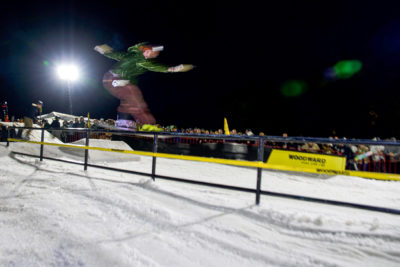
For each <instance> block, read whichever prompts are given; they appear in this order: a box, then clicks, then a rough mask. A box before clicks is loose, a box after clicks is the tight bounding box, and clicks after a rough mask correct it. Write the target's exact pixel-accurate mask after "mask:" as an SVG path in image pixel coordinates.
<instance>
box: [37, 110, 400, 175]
mask: <svg viewBox="0 0 400 267" xmlns="http://www.w3.org/2000/svg"><path fill="white" fill-rule="evenodd" d="M39 123H40V124H41V127H42V128H45V129H50V130H51V131H52V134H53V135H54V136H56V137H57V138H59V139H60V140H62V141H63V142H67V143H68V142H73V141H76V140H79V139H81V138H84V137H85V133H84V132H76V131H72V130H71V131H68V130H66V129H71V128H90V129H92V130H99V129H105V128H107V127H106V126H111V127H112V126H115V120H113V119H107V120H104V119H100V120H99V119H93V120H90V121H88V120H87V118H84V117H79V118H75V119H74V120H70V121H68V120H64V121H61V120H60V118H59V117H55V118H54V119H51V120H50V121H48V120H47V119H43V120H42V121H39ZM156 126H157V128H158V129H159V130H160V131H163V132H176V133H188V134H196V135H197V134H198V135H218V136H221V135H225V132H224V130H222V129H217V130H207V129H201V128H197V127H195V128H187V129H185V128H178V127H176V126H174V125H170V126H166V127H164V126H161V125H156ZM229 134H230V135H235V136H239V137H240V136H254V135H255V134H254V133H253V132H252V131H251V130H250V129H246V130H245V131H243V132H241V131H237V130H236V129H232V130H231V131H230V132H229ZM258 136H265V134H264V133H263V132H259V133H258ZM90 137H91V138H98V139H111V138H112V135H111V133H107V132H92V133H91V136H90ZM282 137H283V139H281V140H285V139H286V138H288V134H287V133H284V134H283V135H282ZM329 139H332V140H335V139H336V140H338V139H339V138H338V137H337V136H335V137H329ZM344 139H345V138H344ZM374 140H379V138H375V139H374ZM387 140H389V141H396V139H395V138H394V137H392V138H391V139H387ZM163 141H164V142H174V143H188V144H202V143H218V142H230V143H237V144H245V145H249V146H258V142H257V141H254V140H251V141H250V140H245V139H244V140H236V139H229V138H227V139H218V138H212V137H202V138H197V137H196V138H192V137H174V138H169V139H163ZM264 146H265V147H268V148H273V149H283V150H291V151H298V152H308V153H320V154H326V155H337V156H345V157H346V159H347V160H346V162H347V166H346V168H347V169H352V170H362V171H381V172H395V173H397V172H398V171H397V165H398V164H397V163H399V162H400V146H394V145H393V146H387V145H385V146H382V145H349V144H339V143H318V144H317V143H315V142H306V143H304V142H293V141H279V142H274V141H270V140H264ZM363 155H368V156H365V157H363ZM399 171H400V170H399Z"/></svg>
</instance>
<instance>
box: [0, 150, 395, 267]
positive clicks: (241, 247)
mask: <svg viewBox="0 0 400 267" xmlns="http://www.w3.org/2000/svg"><path fill="white" fill-rule="evenodd" d="M104 145H107V144H104ZM17 149H18V150H23V151H25V152H26V153H28V152H27V151H32V152H35V153H37V154H38V149H39V146H38V145H32V144H11V146H10V147H9V148H6V147H5V144H4V143H2V144H1V145H0V157H1V160H0V165H1V170H2V171H1V173H0V198H1V200H2V201H1V202H0V212H1V216H0V236H1V237H2V238H1V239H0V266H241V267H243V266H399V262H400V253H399V251H400V216H396V215H391V214H385V213H378V212H372V211H365V210H358V209H353V208H345V207H336V206H331V205H324V204H316V203H309V202H303V201H298V200H289V199H283V198H275V197H268V196H262V197H261V205H260V206H255V205H254V200H255V196H254V195H253V194H248V193H241V192H236V191H229V190H222V189H216V188H210V187H202V186H196V185H190V184H182V183H175V182H171V181H163V180H156V181H155V182H153V181H152V180H151V179H149V178H146V177H143V176H137V175H132V174H125V173H119V172H111V171H107V170H101V169H95V168H89V169H88V171H86V172H85V171H83V167H82V166H77V165H72V164H66V163H62V162H56V161H50V160H44V161H43V162H40V161H39V160H38V159H36V158H31V157H25V156H20V155H16V154H13V153H11V151H13V150H17ZM35 149H36V151H34V150H35ZM45 149H46V151H47V149H48V148H45ZM45 153H46V152H45ZM51 153H52V155H54V156H57V157H58V158H66V159H68V158H73V159H77V156H76V155H72V154H71V153H65V152H64V151H62V150H59V149H58V150H53V151H51ZM117 156H118V153H111V152H104V153H103V154H102V155H101V157H102V158H101V160H100V161H102V163H103V164H104V165H107V166H112V167H118V168H123V169H130V170H136V171H143V172H148V173H150V172H151V161H152V159H151V157H140V161H137V160H136V159H135V157H137V156H134V155H127V156H133V160H132V161H129V160H128V158H125V160H124V161H123V160H120V161H115V160H114V157H117ZM107 157H108V160H107ZM92 160H94V161H96V156H95V155H94V156H92ZM157 173H158V174H162V175H169V176H175V177H181V178H188V179H199V180H203V181H211V182H214V183H224V184H230V185H237V186H246V187H249V188H254V187H255V183H256V170H254V169H250V168H240V167H235V166H226V165H218V164H211V163H202V162H189V161H181V160H170V159H157ZM262 186H263V189H265V190H270V191H277V192H286V193H293V194H305V195H308V196H312V197H323V198H329V199H334V200H340V201H350V202H354V203H363V204H369V205H379V206H384V207H392V208H398V207H399V206H400V205H399V204H400V184H399V183H396V182H384V181H375V180H366V179H361V178H354V177H347V176H316V175H314V176H312V175H305V174H293V173H292V174H291V173H282V172H275V171H267V170H265V171H263V184H262Z"/></svg>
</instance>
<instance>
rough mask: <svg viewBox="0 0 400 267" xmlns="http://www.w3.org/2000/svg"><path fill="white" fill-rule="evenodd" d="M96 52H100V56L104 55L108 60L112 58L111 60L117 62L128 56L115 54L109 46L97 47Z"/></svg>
mask: <svg viewBox="0 0 400 267" xmlns="http://www.w3.org/2000/svg"><path fill="white" fill-rule="evenodd" d="M94 50H96V51H97V52H99V53H100V54H102V55H104V56H106V57H108V58H111V59H114V60H117V61H120V60H121V59H122V58H123V57H124V56H125V55H126V53H125V52H115V51H114V49H113V48H112V47H111V46H109V45H107V44H103V45H97V46H95V47H94Z"/></svg>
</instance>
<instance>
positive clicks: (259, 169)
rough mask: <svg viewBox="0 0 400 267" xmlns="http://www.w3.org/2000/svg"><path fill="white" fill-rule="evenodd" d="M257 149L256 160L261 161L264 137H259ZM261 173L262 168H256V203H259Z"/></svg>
mask: <svg viewBox="0 0 400 267" xmlns="http://www.w3.org/2000/svg"><path fill="white" fill-rule="evenodd" d="M258 142H259V143H258V150H257V152H258V153H257V160H258V162H263V159H264V139H263V138H262V137H260V139H259V141H258ZM261 174H262V168H257V188H256V205H259V204H260V195H261Z"/></svg>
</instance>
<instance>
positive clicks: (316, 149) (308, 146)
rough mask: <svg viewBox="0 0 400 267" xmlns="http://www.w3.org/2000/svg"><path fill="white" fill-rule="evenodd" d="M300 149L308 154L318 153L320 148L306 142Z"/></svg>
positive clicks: (315, 144)
mask: <svg viewBox="0 0 400 267" xmlns="http://www.w3.org/2000/svg"><path fill="white" fill-rule="evenodd" d="M301 149H302V150H303V151H306V152H310V153H317V152H319V151H320V148H319V146H318V144H317V143H312V142H308V143H306V144H304V145H303V146H302V147H301Z"/></svg>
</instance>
